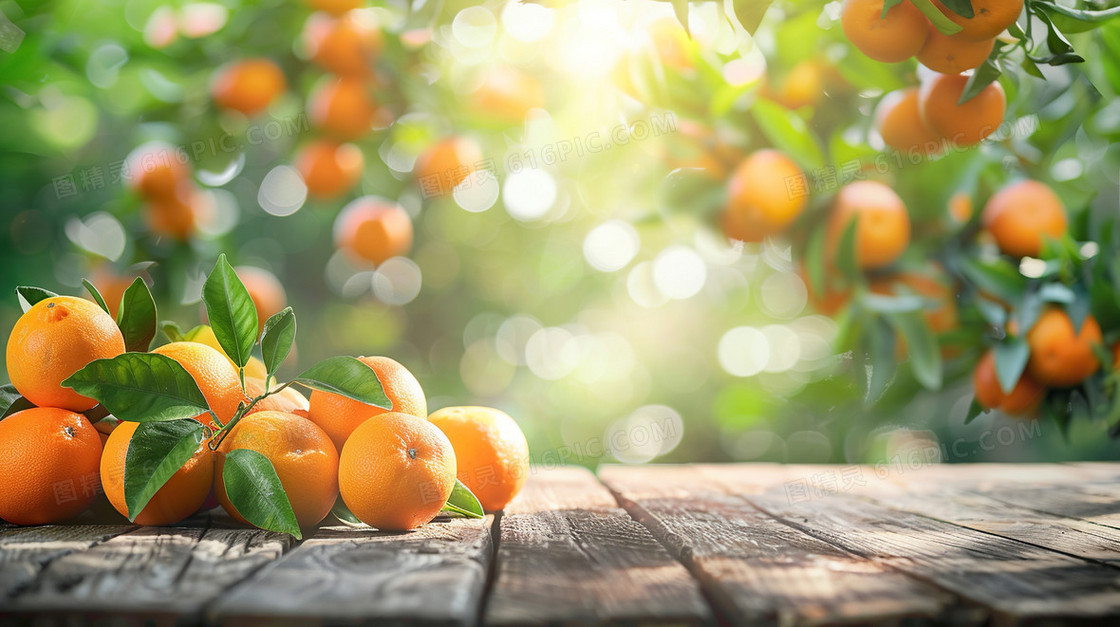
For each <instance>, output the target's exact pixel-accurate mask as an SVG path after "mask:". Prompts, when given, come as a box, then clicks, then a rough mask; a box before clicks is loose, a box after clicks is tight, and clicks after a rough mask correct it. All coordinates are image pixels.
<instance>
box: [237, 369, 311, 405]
mask: <svg viewBox="0 0 1120 627" xmlns="http://www.w3.org/2000/svg"><path fill="white" fill-rule="evenodd" d="M272 387H273V388H275V387H276V383H275V382H273V385H272ZM245 391H246V393H248V395H249V396H250V397H252V398H256V397H258V396H260V395H261V394H264V379H256V378H250V377H248V376H246V377H245ZM308 407H310V405H309V404H308V402H307V398H306V397H305V396H304V395H303V394H300V393H299V391H298V390H296V389H295V388H293V387H291V386H289V387H286V388H284V389H283V390H280V391H279V392H274V393H272V394H271V395H270V396H266V397H265V398H263V399H261V401H260V402H258V403H257V404H256V405H253V409H251V410H249V413H252V414H255V413H257V412H261V411H281V412H285V413H289V414H290V413H294V412H296V411H297V410H299V411H307V409H308Z"/></svg>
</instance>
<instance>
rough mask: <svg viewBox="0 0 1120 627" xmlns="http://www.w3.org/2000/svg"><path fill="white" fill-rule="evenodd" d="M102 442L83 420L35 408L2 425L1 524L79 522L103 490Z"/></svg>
mask: <svg viewBox="0 0 1120 627" xmlns="http://www.w3.org/2000/svg"><path fill="white" fill-rule="evenodd" d="M100 458H101V438H99V437H98V436H97V430H96V429H94V428H93V425H91V424H90V422H89V420H86V417H85V416H83V415H82V414H78V413H74V412H72V411H69V410H66V409H61V408H57V407H33V408H31V409H25V410H23V411H19V412H16V413H14V414H12V415H11V416H8V417H7V418H5V419H4V420H0V519H3V520H6V521H8V522H10V523H13V524H16V525H45V524H49V523H56V522H61V521H63V520H66V519H68V518H72V517H74V516H77V515H78V514H80V513H81V512H82V510H84V509H85V508H86V507H88V506H89V504H90V503H92V502H93V499H94V498H95V497H96V496H97V493H98V492H99V491H100V490H101V484H100V482H99V479H98V475H97V465H98V461H99V460H100Z"/></svg>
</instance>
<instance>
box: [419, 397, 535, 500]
mask: <svg viewBox="0 0 1120 627" xmlns="http://www.w3.org/2000/svg"><path fill="white" fill-rule="evenodd" d="M428 420H429V421H430V422H431V423H432V424H434V425H435V426H437V427H439V430H440V431H443V433H444V435H446V436H447V439H448V440H450V441H451V446H452V447H454V449H455V464H456V468H457V470H456V476H457V477H458V478H459V481H462V482H463V485H465V486H467V487H468V488H470V491H471V492H473V493H474V495H475V496H477V497H478V501H479V502H480V503H482V508H483V509H485V510H487V511H497V510H500V509H502V508H503V507H505V506H506V504H507V503H509V502H510V501H511V500H513V497H515V496H517V493H518V492H519V491H521V487H522V486H523V485H525V480H526V479H528V478H529V443H528V442H526V441H525V434H524V433H522V432H521V427H518V426H517V423H516V422H514V420H513V418H510V416H509V414H506V413H505V412H501V411H498V410H497V409H492V408H490V407H445V408H444V409H440V410H438V411H436V412H435V413H433V414H432V415H431V416H428Z"/></svg>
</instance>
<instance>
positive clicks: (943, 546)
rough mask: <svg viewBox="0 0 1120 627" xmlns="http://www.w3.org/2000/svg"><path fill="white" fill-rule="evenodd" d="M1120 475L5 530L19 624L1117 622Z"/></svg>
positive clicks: (604, 485) (553, 490)
mask: <svg viewBox="0 0 1120 627" xmlns="http://www.w3.org/2000/svg"><path fill="white" fill-rule="evenodd" d="M1118 479H1120V464H1069V465H951V466H950V465H944V466H924V467H919V466H912V467H911V466H907V467H893V466H883V467H870V466H781V465H766V464H749V465H693V466H642V467H623V466H606V467H603V468H601V469H600V471H599V473H598V477H597V478H596V476H595V475H593V474H592V473H590V472H588V471H586V470H583V469H579V468H571V467H568V468H554V469H546V468H534V469H533V472H532V476H531V478H530V481H529V483H528V485H527V486H526V488H525V490H524V491H523V492H522V493H521V495H520V496H519V497H518V498H517V500H515V501H514V502H513V503H512V504H511V505H510V507H509V508H507V509H506V511H505V512H503V513H500V514H497V515H494V516H489V517H487V518H486V519H485V520H476V521H468V520H447V521H437V522H435V523H433V524H430V525H427V526H426V527H424V528H423V529H420V530H417V531H414V532H410V533H383V532H377V531H374V530H363V529H353V528H348V527H344V526H331V525H324V526H322V527H320V528H318V529H316V530H314V531H312V532H310V533H308V535H307V537H306V539H305V540H303V542H300V543H297V542H294V541H292V540H291V539H290V538H289V537H287V536H283V535H279V534H274V533H269V532H264V531H259V530H254V529H247V528H244V527H240V526H237V525H236V524H233V523H232V522H231V521H230V520H229V519H228V518H227V517H225V516H224V515H222V514H221V513H220V512H212V513H210V514H206V515H201V516H198V517H196V518H195V519H192V520H190V521H188V522H187V523H185V524H183V525H181V526H177V527H172V528H144V527H135V526H131V525H127V524H119V523H115V524H75V525H60V526H48V527H24V528H21V527H11V526H7V527H0V621H2V622H4V623H10V624H78V623H83V622H97V623H103V624H173V623H174V624H193V623H221V624H247V623H252V624H270V625H271V624H278V623H288V624H307V623H331V624H338V623H355V622H377V623H383V622H420V623H442V624H472V623H478V622H481V623H490V624H501V625H505V624H532V623H572V624H582V623H592V622H593V623H620V624H626V623H630V624H638V623H642V624H646V623H649V624H655V623H656V624H660V623H668V624H681V625H684V624H698V623H709V624H712V623H727V624H744V623H758V624H782V625H793V624H826V623H833V624H834V623H859V624H870V623H882V624H892V625H893V624H898V623H900V622H907V623H910V622H916V623H926V622H928V623H954V624H957V623H959V624H994V625H1003V624H1013V623H1024V622H1029V623H1031V624H1058V623H1077V624H1081V623H1084V622H1087V621H1094V622H1098V623H1100V624H1112V625H1117V624H1120V482H1118ZM102 515H103V514H102ZM90 520H92V519H89V518H87V522H89V521H90ZM118 520H120V519H118Z"/></svg>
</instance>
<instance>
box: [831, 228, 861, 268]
mask: <svg viewBox="0 0 1120 627" xmlns="http://www.w3.org/2000/svg"><path fill="white" fill-rule="evenodd" d="M858 225H859V220H858V219H857V218H852V219H851V220H849V221H848V223H847V224H845V225H844V231H843V232H842V233H841V234H840V243H839V244H838V245H837V247H836V266H837V267H838V268H840V271H841V272H842V273H843V274H844V276H845V277H847V278H848V279H849V280H852V281H855V280H857V278H858V277H859V275H860V270H859V260H858V259H856V228H857V227H858Z"/></svg>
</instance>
